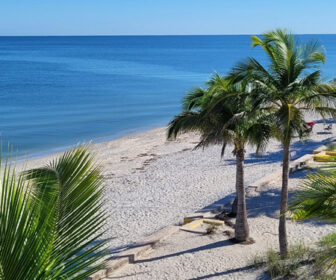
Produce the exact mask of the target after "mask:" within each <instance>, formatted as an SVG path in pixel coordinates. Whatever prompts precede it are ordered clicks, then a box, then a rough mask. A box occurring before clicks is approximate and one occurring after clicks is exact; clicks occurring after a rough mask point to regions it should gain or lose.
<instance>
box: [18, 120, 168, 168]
mask: <svg viewBox="0 0 336 280" xmlns="http://www.w3.org/2000/svg"><path fill="white" fill-rule="evenodd" d="M164 127H165V128H167V126H164V125H156V126H150V127H149V126H148V127H147V126H145V127H138V128H135V129H129V130H126V131H123V132H119V133H116V134H113V135H108V136H102V137H97V138H92V139H91V140H89V141H82V142H78V143H77V144H71V145H67V146H62V147H55V148H49V149H46V150H45V151H41V152H26V153H23V154H19V153H18V156H15V155H16V153H15V152H13V154H14V158H16V162H22V161H30V160H34V159H38V158H43V157H49V156H52V155H59V154H61V153H64V152H65V151H67V150H69V149H72V148H74V147H76V146H78V145H82V144H84V145H85V144H90V145H99V144H104V143H107V142H111V141H116V140H121V139H123V138H127V137H129V136H135V135H138V134H143V133H147V132H150V131H152V130H155V129H158V128H164Z"/></svg>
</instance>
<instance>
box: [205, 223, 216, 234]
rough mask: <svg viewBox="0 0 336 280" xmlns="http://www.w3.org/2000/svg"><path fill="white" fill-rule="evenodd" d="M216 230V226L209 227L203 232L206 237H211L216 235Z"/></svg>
mask: <svg viewBox="0 0 336 280" xmlns="http://www.w3.org/2000/svg"><path fill="white" fill-rule="evenodd" d="M216 230H217V226H216V225H209V226H208V227H207V228H206V230H205V232H206V234H207V235H212V234H215V233H216Z"/></svg>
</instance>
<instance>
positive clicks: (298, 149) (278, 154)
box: [226, 137, 335, 165]
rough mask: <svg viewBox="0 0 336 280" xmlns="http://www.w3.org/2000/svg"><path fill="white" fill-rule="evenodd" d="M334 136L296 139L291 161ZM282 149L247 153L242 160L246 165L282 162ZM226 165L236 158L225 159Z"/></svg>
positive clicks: (233, 162) (292, 147) (234, 162)
mask: <svg viewBox="0 0 336 280" xmlns="http://www.w3.org/2000/svg"><path fill="white" fill-rule="evenodd" d="M334 139H335V138H334V137H329V138H327V139H324V140H323V141H320V140H319V141H313V140H307V141H305V142H301V141H297V142H295V143H293V144H292V145H291V155H290V157H291V161H293V160H295V159H298V158H299V157H302V156H304V155H305V154H311V153H312V152H313V150H315V149H317V148H318V147H319V146H321V145H323V144H324V143H326V142H329V141H332V140H334ZM282 156H283V151H282V149H281V148H279V150H278V151H275V152H267V153H265V154H256V153H249V154H247V155H246V159H245V161H244V163H245V164H248V165H259V164H268V163H276V162H279V163H282ZM226 164H227V165H235V164H236V160H235V159H233V158H231V159H227V160H226Z"/></svg>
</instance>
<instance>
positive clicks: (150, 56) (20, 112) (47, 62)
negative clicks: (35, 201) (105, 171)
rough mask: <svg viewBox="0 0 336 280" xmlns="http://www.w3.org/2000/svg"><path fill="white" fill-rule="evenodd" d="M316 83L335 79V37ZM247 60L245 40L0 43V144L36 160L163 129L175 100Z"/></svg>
mask: <svg viewBox="0 0 336 280" xmlns="http://www.w3.org/2000/svg"><path fill="white" fill-rule="evenodd" d="M309 39H314V40H315V39H317V40H319V42H320V43H321V44H322V45H324V47H325V49H326V53H327V61H326V64H325V65H324V67H323V68H322V70H323V75H324V77H325V78H326V79H327V80H328V79H333V78H334V77H336V35H300V40H302V41H306V40H309ZM247 56H253V57H255V58H257V59H258V60H260V61H262V62H265V61H266V58H265V56H264V54H263V52H262V51H261V50H260V49H259V48H255V49H252V48H251V45H250V36H248V35H237V36H231V35H230V36H229V35H228V36H66V37H61V36H60V37H0V113H1V118H0V138H1V141H2V146H4V151H6V149H7V148H6V147H7V145H8V143H9V144H10V145H11V146H12V147H13V150H14V151H15V153H16V154H19V155H26V156H34V155H35V156H36V155H42V154H47V153H52V152H55V151H60V150H63V149H66V148H67V147H70V146H73V145H75V144H77V143H83V142H87V141H91V140H92V141H93V142H99V141H104V140H110V139H114V138H117V137H121V136H124V135H127V134H131V133H135V132H139V131H143V130H146V129H150V128H154V127H159V126H164V125H167V123H168V122H169V120H170V119H171V118H172V117H173V116H174V115H176V114H177V113H178V112H179V111H180V110H181V100H182V97H183V95H184V94H185V93H186V92H187V91H188V90H190V89H192V88H193V87H197V86H202V85H203V83H204V82H205V81H206V80H207V79H208V78H209V77H210V75H211V73H213V72H214V71H217V72H218V73H220V74H225V73H226V72H227V71H228V70H229V69H230V67H232V66H233V65H234V64H235V63H236V62H237V61H239V60H241V59H244V58H245V57H247Z"/></svg>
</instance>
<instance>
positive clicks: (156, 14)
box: [0, 0, 336, 35]
mask: <svg viewBox="0 0 336 280" xmlns="http://www.w3.org/2000/svg"><path fill="white" fill-rule="evenodd" d="M275 27H287V28H289V29H290V30H291V31H293V32H294V33H301V34H302V33H336V1H335V0H320V1H317V0H277V1H275V0H1V3H0V35H142V34H144V35H151V34H179V35H180V34H252V33H261V32H263V31H266V30H269V29H272V28H275Z"/></svg>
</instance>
